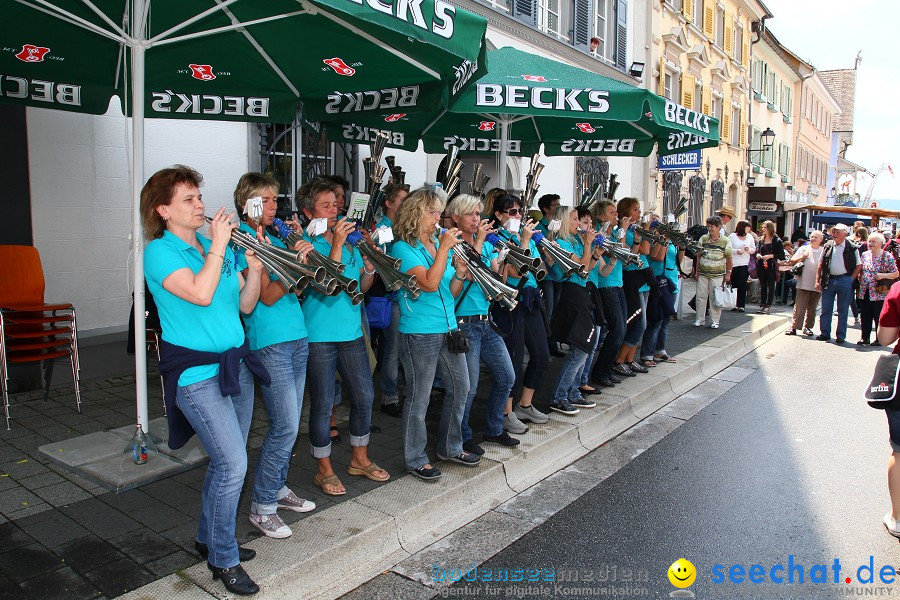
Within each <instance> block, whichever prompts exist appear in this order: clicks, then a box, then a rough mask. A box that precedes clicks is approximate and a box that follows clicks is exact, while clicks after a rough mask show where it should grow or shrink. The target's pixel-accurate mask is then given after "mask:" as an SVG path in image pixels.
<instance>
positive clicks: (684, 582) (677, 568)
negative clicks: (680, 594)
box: [668, 558, 697, 588]
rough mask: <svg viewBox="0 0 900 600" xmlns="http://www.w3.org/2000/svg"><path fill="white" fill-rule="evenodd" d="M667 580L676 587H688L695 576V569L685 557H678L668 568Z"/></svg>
mask: <svg viewBox="0 0 900 600" xmlns="http://www.w3.org/2000/svg"><path fill="white" fill-rule="evenodd" d="M668 575H669V582H671V584H672V585H674V586H675V587H677V588H686V587H690V586H691V584H692V583H694V580H695V579H696V578H697V569H696V568H695V567H694V565H693V564H692V563H691V561H689V560H688V559H686V558H679V559H678V560H676V561H675V562H673V563H672V566H670V567H669V570H668Z"/></svg>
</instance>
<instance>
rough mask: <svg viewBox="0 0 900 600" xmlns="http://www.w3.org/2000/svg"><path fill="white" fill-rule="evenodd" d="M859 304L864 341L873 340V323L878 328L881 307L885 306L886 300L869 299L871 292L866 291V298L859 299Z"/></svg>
mask: <svg viewBox="0 0 900 600" xmlns="http://www.w3.org/2000/svg"><path fill="white" fill-rule="evenodd" d="M857 303H858V304H859V312H860V313H861V315H862V323H861V324H860V326H861V327H862V339H863V341H864V342H869V341H871V337H870V336H871V335H872V323H873V322H874V323H875V329H876V330H877V329H878V317H879V316H881V308H882V306H884V300H869V293H868V292H866V297H865V298H864V299H859V300H857Z"/></svg>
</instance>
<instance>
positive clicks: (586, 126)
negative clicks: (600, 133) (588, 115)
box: [575, 123, 597, 133]
mask: <svg viewBox="0 0 900 600" xmlns="http://www.w3.org/2000/svg"><path fill="white" fill-rule="evenodd" d="M575 127H577V128H578V129H580V130H581V133H594V132H595V131H597V130H596V129H594V128H593V127H592V126H591V124H590V123H575Z"/></svg>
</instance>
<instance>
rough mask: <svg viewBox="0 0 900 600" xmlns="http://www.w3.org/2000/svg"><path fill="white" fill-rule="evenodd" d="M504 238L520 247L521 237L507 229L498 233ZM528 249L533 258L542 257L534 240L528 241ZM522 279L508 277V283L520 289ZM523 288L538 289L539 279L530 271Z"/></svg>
mask: <svg viewBox="0 0 900 600" xmlns="http://www.w3.org/2000/svg"><path fill="white" fill-rule="evenodd" d="M498 233H499V234H500V235H501V236H502V237H504V238H506V239H507V240H508V241H511V242H512V243H513V244H515V245H516V246H518V245H519V236H517V235H513V234H511V233H510V232H508V231H506V230H505V229H501V230H500V231H499V232H498ZM528 249H529V250H531V256H540V255H541V254H540V253H539V252H538V247H537V244H535V243H534V240H528ZM521 279H522V278H521V277H507V278H506V283H507V285H511V286H512V287H518V286H519V281H520V280H521ZM522 287H533V288H536V287H537V279H535V278H534V274H533V273H532V272H531V271H529V272H528V273H526V274H525V285H523V286H522Z"/></svg>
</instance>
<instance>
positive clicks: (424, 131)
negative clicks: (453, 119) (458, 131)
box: [420, 108, 447, 137]
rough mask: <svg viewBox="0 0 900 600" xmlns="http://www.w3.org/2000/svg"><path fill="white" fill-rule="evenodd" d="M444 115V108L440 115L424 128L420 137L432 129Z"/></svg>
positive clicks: (445, 112) (445, 110)
mask: <svg viewBox="0 0 900 600" xmlns="http://www.w3.org/2000/svg"><path fill="white" fill-rule="evenodd" d="M446 114H447V109H446V108H444V109H441V113H440V114H439V115H438V116H436V117H435V118H434V119H432V121H431V123H429V124H428V125H426V126H425V129H423V130H422V133H421V134H420V137H421V136H423V135H425V134H426V133H428V131H429V130H430V129H431V128H432V126H434V124H435V123H437V122H438V119H440V118H441V117H443V116H444V115H446Z"/></svg>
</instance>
